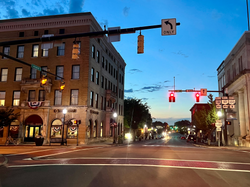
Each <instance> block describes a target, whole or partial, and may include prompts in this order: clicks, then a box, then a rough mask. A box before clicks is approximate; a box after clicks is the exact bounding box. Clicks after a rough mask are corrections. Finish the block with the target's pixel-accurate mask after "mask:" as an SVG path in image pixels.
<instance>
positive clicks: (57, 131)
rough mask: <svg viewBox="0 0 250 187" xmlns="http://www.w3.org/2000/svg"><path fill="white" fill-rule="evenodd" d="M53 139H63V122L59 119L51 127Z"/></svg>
mask: <svg viewBox="0 0 250 187" xmlns="http://www.w3.org/2000/svg"><path fill="white" fill-rule="evenodd" d="M50 136H51V138H61V137H62V122H61V120H59V119H56V120H54V121H53V123H52V125H51V134H50Z"/></svg>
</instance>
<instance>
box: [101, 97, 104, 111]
mask: <svg viewBox="0 0 250 187" xmlns="http://www.w3.org/2000/svg"><path fill="white" fill-rule="evenodd" d="M103 108H104V107H103V96H101V110H103Z"/></svg>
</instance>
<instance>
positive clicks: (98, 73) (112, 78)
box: [0, 13, 126, 144]
mask: <svg viewBox="0 0 250 187" xmlns="http://www.w3.org/2000/svg"><path fill="white" fill-rule="evenodd" d="M96 31H102V28H101V27H100V25H99V24H98V23H97V21H96V20H95V18H94V17H93V15H92V14H91V13H79V14H67V15H57V16H44V17H32V18H22V19H10V20H1V21H0V42H4V41H14V40H25V39H31V38H39V37H46V35H54V36H57V35H67V34H76V33H87V32H96ZM43 35H45V36H43ZM107 39H108V38H107V37H106V36H103V37H98V38H94V37H81V38H74V39H72V38H65V39H62V40H57V41H54V42H51V44H48V43H47V44H46V43H45V44H44V43H42V42H36V43H24V44H20V45H19V44H17V45H6V46H1V47H0V51H3V53H5V54H7V55H10V56H12V57H15V58H17V59H19V60H22V61H24V62H27V63H29V64H34V65H36V66H39V67H41V68H42V69H43V70H46V71H48V72H50V73H53V74H55V75H57V76H59V77H63V79H61V78H59V77H55V76H53V75H50V74H47V73H41V72H40V71H37V70H36V69H33V68H31V67H29V66H26V65H24V64H21V63H18V62H15V61H13V60H10V59H8V58H5V57H3V58H1V59H0V109H5V108H6V107H12V108H14V109H15V112H20V117H19V119H18V120H17V121H15V122H13V123H12V124H11V125H10V127H1V124H0V144H3V143H4V142H5V140H6V137H7V136H8V134H10V135H12V136H16V137H18V138H20V140H21V141H22V142H30V141H34V137H35V136H37V135H38V134H41V135H42V136H44V137H45V143H46V142H49V141H50V139H52V138H56V137H58V138H59V137H62V131H63V130H62V129H63V128H62V127H63V124H65V125H64V137H65V138H67V142H68V143H72V144H75V143H76V141H77V136H78V140H79V143H80V144H85V143H88V142H90V141H101V140H107V139H112V137H113V136H115V137H117V135H120V134H121V133H122V132H123V128H124V126H123V125H124V123H123V119H124V117H123V110H124V72H125V66H126V63H125V62H124V60H123V58H122V57H121V55H120V54H119V53H118V52H117V51H116V49H115V48H114V46H113V45H112V44H111V43H110V42H108V40H107ZM74 42H77V43H79V46H80V49H79V54H78V56H79V58H78V59H76V60H75V59H72V49H73V43H74ZM44 46H52V48H50V47H44ZM49 48H50V49H49ZM42 74H43V75H42ZM42 76H45V77H46V78H47V80H48V81H47V83H46V85H45V86H44V87H41V85H40V80H41V77H42ZM62 82H65V89H64V90H63V91H60V85H61V84H62ZM63 109H67V113H66V114H65V116H64V114H63V112H62V111H63ZM114 112H117V114H118V116H117V117H116V118H114V117H113V113H114ZM64 119H65V120H64ZM74 120H81V124H80V125H79V128H77V126H74V125H72V124H70V123H69V122H72V121H74ZM111 121H115V122H116V124H117V126H115V127H116V128H113V127H114V126H113V125H112V123H110V122H111Z"/></svg>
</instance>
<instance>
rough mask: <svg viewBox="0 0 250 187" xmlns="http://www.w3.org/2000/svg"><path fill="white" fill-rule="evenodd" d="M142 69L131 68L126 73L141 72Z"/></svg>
mask: <svg viewBox="0 0 250 187" xmlns="http://www.w3.org/2000/svg"><path fill="white" fill-rule="evenodd" d="M141 72H142V71H141V70H139V69H131V70H129V72H128V73H130V74H134V73H141Z"/></svg>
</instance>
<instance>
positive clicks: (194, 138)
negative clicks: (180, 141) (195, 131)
mask: <svg viewBox="0 0 250 187" xmlns="http://www.w3.org/2000/svg"><path fill="white" fill-rule="evenodd" d="M191 141H193V142H194V143H196V136H195V135H192V134H189V135H188V137H187V142H191Z"/></svg>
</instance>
